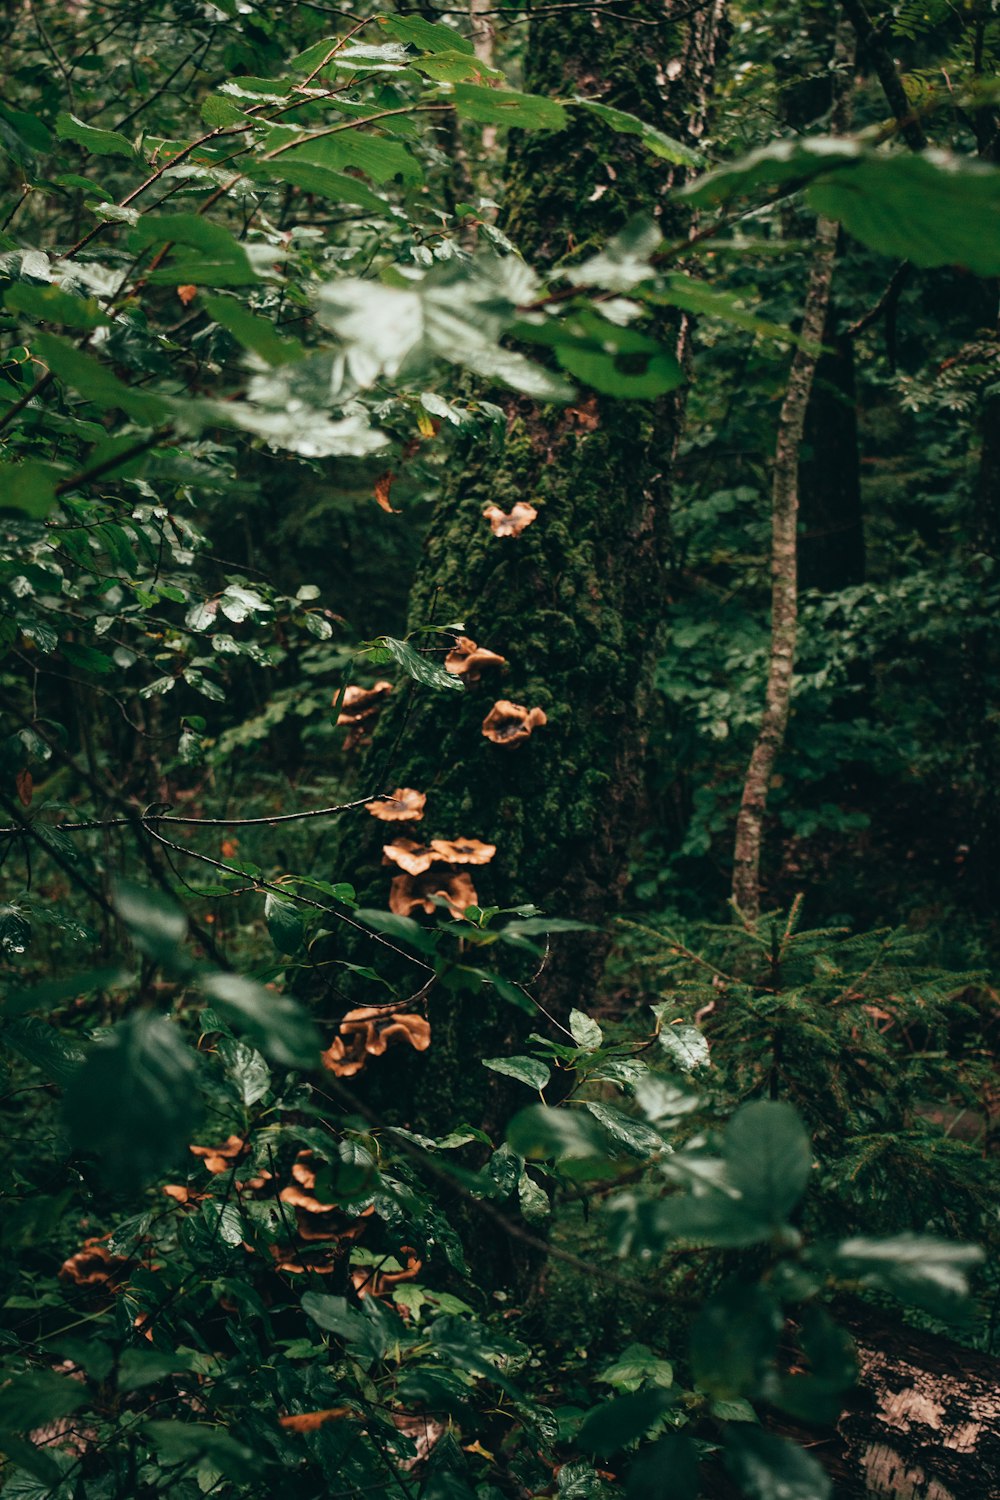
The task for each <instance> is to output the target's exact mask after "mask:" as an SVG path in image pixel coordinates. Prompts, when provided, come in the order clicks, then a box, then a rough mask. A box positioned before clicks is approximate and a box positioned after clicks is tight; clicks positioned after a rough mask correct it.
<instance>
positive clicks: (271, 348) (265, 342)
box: [202, 296, 305, 365]
mask: <svg viewBox="0 0 1000 1500" xmlns="http://www.w3.org/2000/svg"><path fill="white" fill-rule="evenodd" d="M202 301H203V303H204V306H205V311H206V312H207V313H208V315H209V317H210V318H214V319H215V321H216V323H221V325H222V327H223V328H225V329H226V330H227V331H228V332H229V333H231V334H232V335H233V337H234V338H235V339H236V340H237V341H238V342H239V343H241V344H242V345H243V347H244V349H249V350H251V351H252V352H253V353H254V354H259V355H260V357H261V359H263V360H266V361H267V363H268V364H269V365H283V364H287V363H288V361H289V360H293V359H301V357H302V355H303V353H304V352H305V351H304V350H303V348H302V345H301V344H300V343H299V341H298V339H290V338H282V336H281V335H280V334H279V333H278V332H277V330H276V329H275V326H274V324H273V323H271V322H270V321H269V320H268V319H267V318H258V317H257V316H256V314H255V313H252V312H250V311H249V309H248V308H246V307H244V305H243V303H242V302H237V300H236V298H235V297H211V296H208V297H203V298H202Z"/></svg>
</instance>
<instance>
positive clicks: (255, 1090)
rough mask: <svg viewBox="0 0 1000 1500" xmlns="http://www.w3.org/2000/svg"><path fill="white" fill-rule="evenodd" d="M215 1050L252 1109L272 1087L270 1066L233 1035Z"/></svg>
mask: <svg viewBox="0 0 1000 1500" xmlns="http://www.w3.org/2000/svg"><path fill="white" fill-rule="evenodd" d="M215 1050H216V1051H217V1052H218V1054H219V1056H220V1057H221V1058H222V1061H223V1062H224V1063H225V1067H226V1077H227V1078H228V1079H229V1080H230V1082H231V1083H232V1084H234V1085H235V1088H236V1091H237V1094H238V1096H239V1101H240V1103H241V1104H242V1105H243V1107H244V1109H250V1108H251V1107H252V1106H253V1105H254V1104H257V1103H258V1102H259V1100H261V1099H263V1097H264V1095H265V1094H266V1093H267V1091H268V1089H269V1088H270V1087H271V1070H270V1068H269V1067H268V1066H267V1063H266V1062H265V1061H264V1059H263V1058H262V1057H261V1055H260V1053H259V1052H258V1051H257V1049H256V1048H255V1047H248V1046H247V1044H246V1042H238V1041H235V1040H234V1039H233V1038H232V1037H220V1038H219V1040H218V1042H217V1043H216V1044H215ZM240 1238H241V1239H242V1235H241V1236H240ZM237 1243H238V1242H237Z"/></svg>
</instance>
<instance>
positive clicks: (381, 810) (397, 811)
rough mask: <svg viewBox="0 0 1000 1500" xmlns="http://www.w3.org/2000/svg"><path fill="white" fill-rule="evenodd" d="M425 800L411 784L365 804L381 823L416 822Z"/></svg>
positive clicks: (418, 819)
mask: <svg viewBox="0 0 1000 1500" xmlns="http://www.w3.org/2000/svg"><path fill="white" fill-rule="evenodd" d="M447 665H448V663H447V661H446V662H445V666H447ZM426 802H427V793H426V792H418V791H416V790H415V789H414V788H413V787H412V786H398V787H397V788H396V790H395V791H394V792H393V794H392V796H391V797H384V798H380V799H378V800H377V801H375V802H369V803H368V804H367V805H368V811H369V812H370V813H371V815H372V817H373V818H380V819H381V820H382V822H383V823H418V822H419V821H420V819H421V818H422V817H423V815H424V806H425V804H426Z"/></svg>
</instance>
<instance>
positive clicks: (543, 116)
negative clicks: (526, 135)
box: [449, 83, 566, 130]
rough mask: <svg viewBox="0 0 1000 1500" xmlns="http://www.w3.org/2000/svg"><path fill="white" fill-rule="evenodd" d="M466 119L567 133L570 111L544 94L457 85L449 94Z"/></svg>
mask: <svg viewBox="0 0 1000 1500" xmlns="http://www.w3.org/2000/svg"><path fill="white" fill-rule="evenodd" d="M449 97H450V98H451V99H453V100H454V104H455V109H456V111H457V112H458V114H459V116H460V118H461V119H463V120H475V121H477V122H478V123H481V124H483V125H515V126H517V127H518V129H520V130H564V129H565V127H566V111H565V109H564V108H563V106H562V105H561V104H557V103H556V101H555V100H554V99H546V98H543V97H542V95H541V94H519V93H515V91H514V90H513V89H491V88H485V87H484V86H483V85H482V84H476V83H456V84H455V85H454V87H453V89H452V92H451V94H450V95H449Z"/></svg>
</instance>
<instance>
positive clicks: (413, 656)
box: [360, 635, 465, 692]
mask: <svg viewBox="0 0 1000 1500" xmlns="http://www.w3.org/2000/svg"><path fill="white" fill-rule="evenodd" d="M373 646H374V647H376V648H378V649H380V650H383V651H387V652H388V653H389V656H390V657H391V658H392V660H393V661H395V662H397V663H398V664H399V666H401V667H402V668H403V670H404V672H408V673H409V675H410V676H411V677H412V678H413V680H414V682H419V683H422V684H423V686H424V687H430V688H440V689H445V690H448V691H452V692H454V691H455V690H456V689H457V690H458V692H464V690H465V686H464V683H463V682H462V679H461V678H460V677H456V676H454V674H453V673H451V672H446V671H445V669H444V667H441V666H438V664H437V662H434V661H430V660H429V659H428V658H427V657H426V656H421V655H420V653H419V651H414V649H413V647H412V646H411V645H409V643H408V642H407V641H397V640H394V639H393V637H392V636H391V635H380V636H379V637H378V639H377V640H374V641H369V642H366V643H365V644H364V645H363V646H361V648H360V650H361V651H366V650H370V649H371V647H373Z"/></svg>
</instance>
